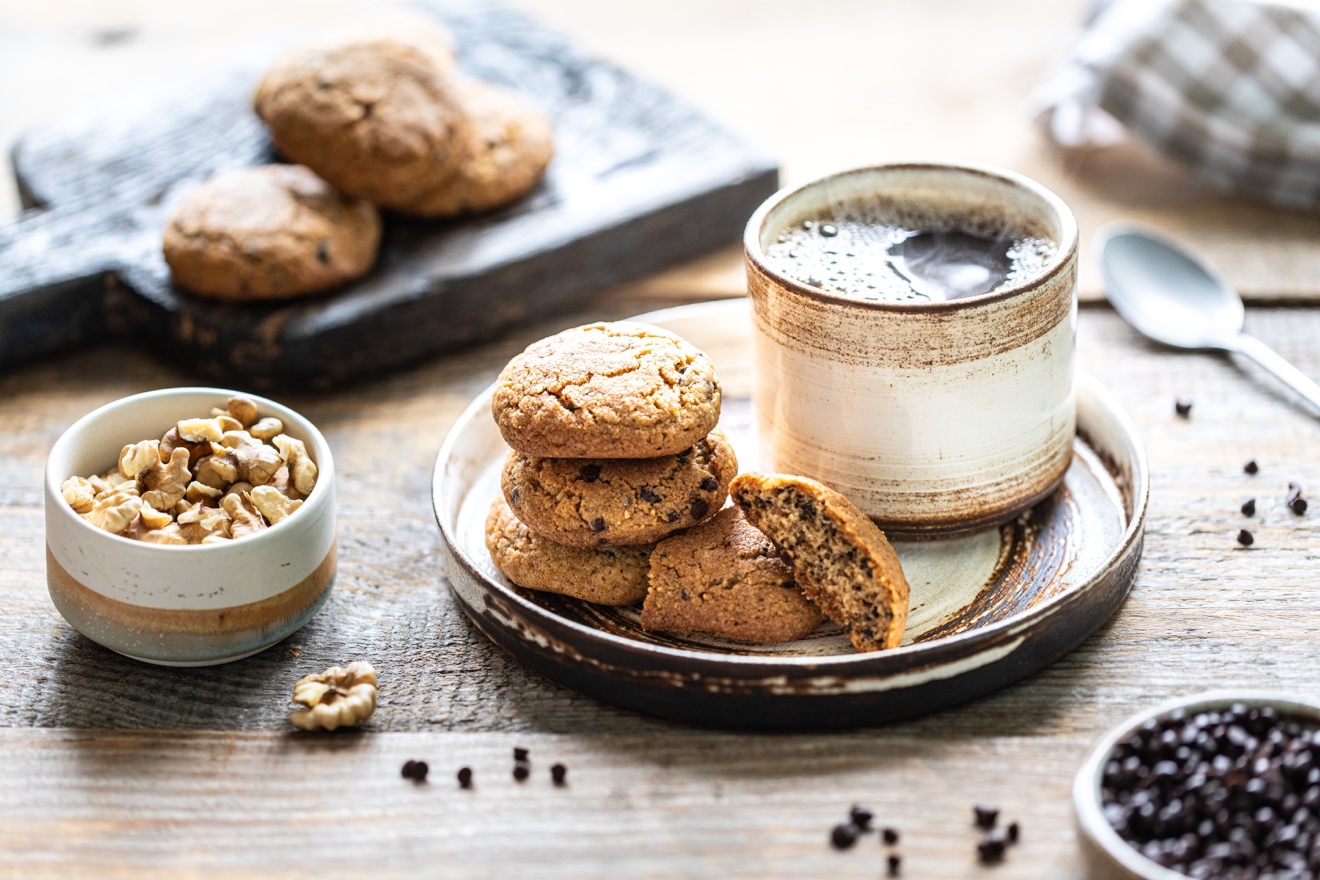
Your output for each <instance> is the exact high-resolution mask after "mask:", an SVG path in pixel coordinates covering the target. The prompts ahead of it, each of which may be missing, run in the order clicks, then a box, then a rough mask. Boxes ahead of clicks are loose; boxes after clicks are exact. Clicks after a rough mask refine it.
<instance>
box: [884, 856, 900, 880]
mask: <svg viewBox="0 0 1320 880" xmlns="http://www.w3.org/2000/svg"><path fill="white" fill-rule="evenodd" d="M885 864H886V865H888V867H889V876H890V877H897V876H898V872H899V871H900V870H901V869H902V867H903V859H902V858H901V857H900V856H890V857H889V858H888V859H886V860H885Z"/></svg>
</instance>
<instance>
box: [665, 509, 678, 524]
mask: <svg viewBox="0 0 1320 880" xmlns="http://www.w3.org/2000/svg"><path fill="white" fill-rule="evenodd" d="M679 516H681V514H680V513H679V512H678V511H677V510H671V511H669V512H668V513H666V514H665V522H671V523H676V522H678V518H679Z"/></svg>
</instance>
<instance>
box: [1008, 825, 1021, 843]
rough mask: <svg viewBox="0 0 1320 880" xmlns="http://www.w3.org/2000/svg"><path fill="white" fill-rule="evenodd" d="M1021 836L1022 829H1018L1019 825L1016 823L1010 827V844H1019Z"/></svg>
mask: <svg viewBox="0 0 1320 880" xmlns="http://www.w3.org/2000/svg"><path fill="white" fill-rule="evenodd" d="M1021 836H1022V829H1021V828H1020V827H1018V823H1016V822H1014V823H1012V824H1011V825H1009V826H1008V842H1009V843H1017V842H1018V838H1019V837H1021Z"/></svg>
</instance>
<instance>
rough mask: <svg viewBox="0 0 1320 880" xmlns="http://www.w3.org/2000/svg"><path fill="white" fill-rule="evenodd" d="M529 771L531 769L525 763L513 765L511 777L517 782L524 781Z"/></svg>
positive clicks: (529, 773)
mask: <svg viewBox="0 0 1320 880" xmlns="http://www.w3.org/2000/svg"><path fill="white" fill-rule="evenodd" d="M531 773H532V771H531V769H530V768H529V767H528V766H527V765H526V764H514V765H513V778H514V779H516V780H517V781H519V782H526V781H527V777H528V776H530V775H531Z"/></svg>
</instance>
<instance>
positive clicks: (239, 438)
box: [220, 431, 262, 449]
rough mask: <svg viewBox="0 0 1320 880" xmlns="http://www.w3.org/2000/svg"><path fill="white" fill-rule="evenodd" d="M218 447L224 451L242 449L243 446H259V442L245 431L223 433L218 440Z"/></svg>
mask: <svg viewBox="0 0 1320 880" xmlns="http://www.w3.org/2000/svg"><path fill="white" fill-rule="evenodd" d="M220 445H222V446H224V447H225V448H226V449H242V448H243V447H245V446H260V445H262V444H261V441H260V440H258V439H257V438H256V437H253V436H252V435H251V434H249V433H248V432H247V431H225V433H224V435H223V436H222V437H221V438H220Z"/></svg>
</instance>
